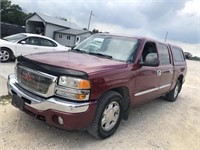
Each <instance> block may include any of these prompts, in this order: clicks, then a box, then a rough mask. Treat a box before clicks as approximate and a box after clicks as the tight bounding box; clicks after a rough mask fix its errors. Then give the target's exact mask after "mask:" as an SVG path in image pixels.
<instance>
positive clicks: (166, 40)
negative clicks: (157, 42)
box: [164, 31, 168, 42]
mask: <svg viewBox="0 0 200 150" xmlns="http://www.w3.org/2000/svg"><path fill="white" fill-rule="evenodd" d="M167 36H168V31H167V33H166V35H165V41H164V42H166V41H167Z"/></svg>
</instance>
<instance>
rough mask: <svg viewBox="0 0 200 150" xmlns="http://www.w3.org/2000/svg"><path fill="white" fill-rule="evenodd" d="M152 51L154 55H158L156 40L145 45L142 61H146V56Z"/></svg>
mask: <svg viewBox="0 0 200 150" xmlns="http://www.w3.org/2000/svg"><path fill="white" fill-rule="evenodd" d="M149 53H151V54H152V55H154V57H158V52H157V48H156V44H155V43H154V42H147V43H146V44H145V46H144V49H143V52H142V58H141V61H142V62H144V61H145V59H146V56H147V55H148V54H149Z"/></svg>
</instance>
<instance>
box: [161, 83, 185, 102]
mask: <svg viewBox="0 0 200 150" xmlns="http://www.w3.org/2000/svg"><path fill="white" fill-rule="evenodd" d="M180 90H181V82H180V81H179V80H178V81H177V83H176V85H175V87H174V88H173V89H172V90H171V91H170V92H169V93H167V94H166V95H165V98H166V99H167V100H168V101H170V102H174V101H176V99H177V97H178V94H179V92H180Z"/></svg>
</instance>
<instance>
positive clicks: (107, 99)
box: [87, 91, 123, 139]
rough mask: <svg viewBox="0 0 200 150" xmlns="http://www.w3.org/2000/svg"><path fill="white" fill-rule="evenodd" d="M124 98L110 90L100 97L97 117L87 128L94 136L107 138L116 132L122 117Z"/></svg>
mask: <svg viewBox="0 0 200 150" xmlns="http://www.w3.org/2000/svg"><path fill="white" fill-rule="evenodd" d="M122 100H123V98H122V96H121V95H120V94H119V93H117V92H115V91H108V92H106V93H105V94H104V95H103V96H102V97H101V98H100V99H99V103H98V105H97V109H96V114H95V117H94V119H93V122H92V124H91V126H90V127H89V128H88V129H87V131H88V132H89V133H90V134H91V135H92V136H94V137H96V138H100V139H105V138H108V137H109V136H111V135H112V134H114V133H115V131H116V130H117V128H118V126H119V124H120V122H121V119H122V110H123V108H122Z"/></svg>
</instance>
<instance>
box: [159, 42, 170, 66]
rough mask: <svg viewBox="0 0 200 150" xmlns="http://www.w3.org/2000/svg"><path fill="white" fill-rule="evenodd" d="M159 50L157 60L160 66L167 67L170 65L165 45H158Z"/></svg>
mask: <svg viewBox="0 0 200 150" xmlns="http://www.w3.org/2000/svg"><path fill="white" fill-rule="evenodd" d="M158 48H159V58H160V64H162V65H167V64H170V56H169V49H168V47H167V46H166V45H165V44H161V43H159V44H158Z"/></svg>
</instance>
